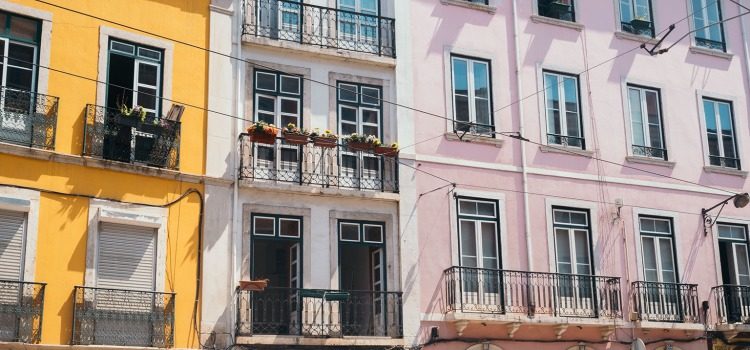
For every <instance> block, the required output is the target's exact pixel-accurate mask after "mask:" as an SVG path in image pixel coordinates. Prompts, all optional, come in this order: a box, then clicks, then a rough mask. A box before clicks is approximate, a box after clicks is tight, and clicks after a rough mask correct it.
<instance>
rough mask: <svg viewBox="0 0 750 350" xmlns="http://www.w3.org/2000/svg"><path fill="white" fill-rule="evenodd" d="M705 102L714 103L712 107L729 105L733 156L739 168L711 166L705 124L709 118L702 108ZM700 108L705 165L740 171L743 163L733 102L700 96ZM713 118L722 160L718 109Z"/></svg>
mask: <svg viewBox="0 0 750 350" xmlns="http://www.w3.org/2000/svg"><path fill="white" fill-rule="evenodd" d="M706 100H708V101H710V102H712V103H714V107H717V106H718V105H719V104H727V105H729V112H730V113H731V114H730V116H729V117H730V119H731V122H732V139H733V141H734V148H735V150H734V152H735V155H736V159H738V160H739V163H740V164H738V165H739V166H738V167H737V168H733V167H725V166H721V165H712V164H711V148H710V143H709V141H708V125H707V124H706V118H709V117H710V116H708V115H706V109H705V108H704V103H705V102H706ZM700 108H701V110H702V113H701V114H702V116H703V138H704V139H705V141H706V158H707V165H709V166H714V167H722V168H727V169H736V170H741V169H742V165H743V162H742V158H741V156H742V154H740V151H741V149H740V145H739V137H738V135H737V125H736V122H737V121H736V119H735V104H734V101H732V100H724V99H720V98H718V99H717V98H713V97H710V96H702V97H701V100H700ZM713 118H714V123H715V124H716V126H717V127H716V137H717V140H718V141H717V142H718V146H719V155H718V156H719V157H722V158H723V157H725V156H726V155H725V150H724V142H723V137H724V134H723V133H722V129H721V116H720V115H719V109H718V108H714V116H713Z"/></svg>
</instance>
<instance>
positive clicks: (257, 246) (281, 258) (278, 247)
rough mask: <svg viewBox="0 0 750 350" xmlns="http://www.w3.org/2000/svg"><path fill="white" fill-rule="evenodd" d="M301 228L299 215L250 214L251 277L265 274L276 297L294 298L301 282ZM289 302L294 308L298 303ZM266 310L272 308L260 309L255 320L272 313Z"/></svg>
mask: <svg viewBox="0 0 750 350" xmlns="http://www.w3.org/2000/svg"><path fill="white" fill-rule="evenodd" d="M302 229H303V225H302V217H300V216H288V215H276V214H265V213H253V214H251V215H250V246H251V249H250V250H251V252H252V253H251V257H250V261H251V265H250V270H251V277H252V278H254V279H265V278H267V279H268V280H269V282H268V283H269V286H271V287H273V288H276V290H272V292H273V293H276V295H279V297H281V295H283V297H284V298H292V300H295V299H296V298H297V294H296V293H297V288H300V287H301V286H302V277H303V275H302V272H303V269H302V256H303V254H302ZM280 288H285V289H283V290H282V289H280ZM262 298H263V297H260V299H262ZM256 302H257V301H256ZM289 306H290V307H291V308H296V307H297V306H298V305H297V304H296V303H292V305H289ZM292 311H295V310H292ZM269 312H275V310H263V311H259V313H258V314H257V317H258V320H259V321H261V322H266V321H267V320H269V319H270V317H272V316H271V315H270V314H269ZM266 331H268V330H266ZM259 334H265V333H259ZM274 334H279V333H274Z"/></svg>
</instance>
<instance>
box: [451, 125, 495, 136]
mask: <svg viewBox="0 0 750 350" xmlns="http://www.w3.org/2000/svg"><path fill="white" fill-rule="evenodd" d="M453 131H454V132H457V133H459V134H461V133H464V132H465V133H468V134H474V135H483V136H488V137H493V136H494V132H495V126H494V125H491V124H480V123H471V122H464V121H454V122H453Z"/></svg>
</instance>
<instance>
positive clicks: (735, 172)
mask: <svg viewBox="0 0 750 350" xmlns="http://www.w3.org/2000/svg"><path fill="white" fill-rule="evenodd" d="M703 171H705V172H707V173H714V174H723V175H731V176H738V177H742V178H746V177H747V171H744V170H737V169H730V168H722V167H719V166H714V165H706V166H704V167H703Z"/></svg>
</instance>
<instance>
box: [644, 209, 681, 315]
mask: <svg viewBox="0 0 750 350" xmlns="http://www.w3.org/2000/svg"><path fill="white" fill-rule="evenodd" d="M639 225H640V234H641V250H642V254H643V275H644V277H645V280H646V292H645V293H643V295H642V296H641V298H644V299H645V300H642V301H641V305H643V306H644V308H645V309H646V310H645V311H646V314H650V315H660V317H661V316H666V317H673V319H671V320H670V321H682V318H683V316H682V315H683V312H682V309H683V305H682V301H681V293H680V286H679V285H678V284H677V281H678V279H677V268H676V264H675V260H676V259H675V250H674V240H673V237H674V234H673V230H672V220H671V219H670V218H662V217H650V216H641V217H639Z"/></svg>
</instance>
